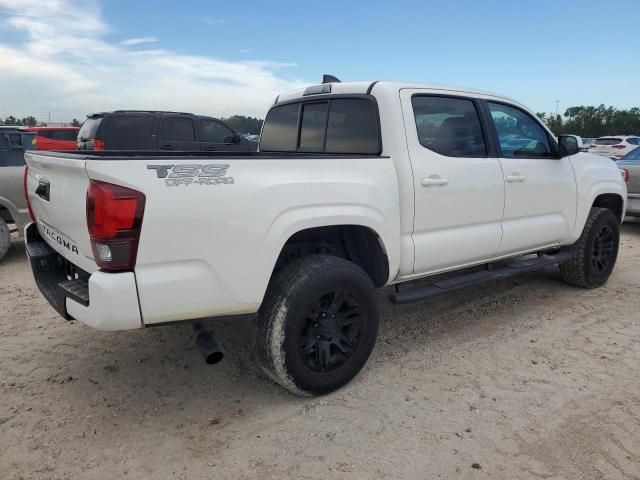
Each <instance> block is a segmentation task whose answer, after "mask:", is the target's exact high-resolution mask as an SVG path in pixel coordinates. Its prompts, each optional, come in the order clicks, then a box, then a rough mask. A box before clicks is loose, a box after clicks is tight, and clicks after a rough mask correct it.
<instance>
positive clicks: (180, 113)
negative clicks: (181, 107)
mask: <svg viewBox="0 0 640 480" xmlns="http://www.w3.org/2000/svg"><path fill="white" fill-rule="evenodd" d="M107 113H169V114H171V115H193V116H196V115H195V113H189V112H172V111H170V110H113V111H111V112H96V113H90V114H89V115H87V117H89V118H91V117H100V116H104V115H106V114H107Z"/></svg>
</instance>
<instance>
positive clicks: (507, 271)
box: [389, 251, 571, 304]
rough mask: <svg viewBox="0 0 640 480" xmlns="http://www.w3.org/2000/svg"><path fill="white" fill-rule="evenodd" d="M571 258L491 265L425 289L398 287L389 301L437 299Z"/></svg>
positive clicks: (546, 257)
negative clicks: (403, 289)
mask: <svg viewBox="0 0 640 480" xmlns="http://www.w3.org/2000/svg"><path fill="white" fill-rule="evenodd" d="M570 258H571V252H568V251H563V252H559V253H556V254H555V255H544V254H543V255H539V256H538V257H537V258H529V259H526V260H520V261H517V262H512V263H508V264H506V265H500V266H494V265H495V264H490V263H489V264H487V270H482V271H480V272H474V273H468V274H466V275H461V276H459V277H455V278H449V279H446V280H441V281H438V282H435V283H432V284H431V285H427V286H424V287H418V288H412V289H407V290H405V291H398V290H397V286H396V292H395V293H392V294H391V295H389V300H391V302H392V303H395V304H399V303H410V302H417V301H418V300H424V299H426V298H433V297H437V296H439V295H444V294H446V293H449V292H453V291H456V290H460V289H462V288H466V287H469V286H471V285H477V284H479V283H485V282H487V281H490V280H498V279H501V278H508V277H513V276H515V275H520V274H522V273H528V272H533V271H536V270H540V269H541V268H545V267H550V266H553V265H558V264H559V263H562V262H565V261H567V260H569V259H570Z"/></svg>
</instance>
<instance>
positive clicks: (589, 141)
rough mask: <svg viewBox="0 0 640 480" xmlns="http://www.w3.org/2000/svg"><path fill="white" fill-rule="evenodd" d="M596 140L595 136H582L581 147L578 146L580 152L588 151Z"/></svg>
mask: <svg viewBox="0 0 640 480" xmlns="http://www.w3.org/2000/svg"><path fill="white" fill-rule="evenodd" d="M595 141H596V139H595V138H584V137H583V138H582V147H580V151H581V152H588V151H589V148H590V147H591V145H593V143H594V142H595Z"/></svg>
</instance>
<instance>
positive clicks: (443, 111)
mask: <svg viewBox="0 0 640 480" xmlns="http://www.w3.org/2000/svg"><path fill="white" fill-rule="evenodd" d="M400 99H401V104H402V110H403V116H404V122H405V129H406V134H407V144H408V150H409V156H410V159H411V165H412V168H413V177H414V179H413V180H414V191H415V218H414V231H413V241H414V245H415V262H414V273H415V274H421V273H426V272H435V271H439V270H445V269H449V268H453V267H458V266H462V265H466V264H471V263H475V262H478V261H482V260H485V259H490V258H492V257H493V256H495V254H496V252H497V251H498V247H499V245H500V240H501V236H502V230H501V227H500V224H501V220H502V213H503V209H504V180H503V175H502V171H501V169H500V162H499V161H498V159H497V158H491V157H490V156H489V154H488V151H489V150H488V148H487V142H486V138H485V132H483V129H482V125H481V123H480V116H479V110H478V108H479V104H478V102H477V100H475V99H473V98H469V97H461V96H456V95H455V94H452V95H451V96H449V95H445V94H443V93H442V91H439V93H436V92H433V91H430V90H425V89H403V90H401V91H400Z"/></svg>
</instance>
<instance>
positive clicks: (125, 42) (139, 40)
mask: <svg viewBox="0 0 640 480" xmlns="http://www.w3.org/2000/svg"><path fill="white" fill-rule="evenodd" d="M157 41H158V38H157V37H139V38H127V39H126V40H123V41H122V42H120V45H124V46H133V45H142V44H144V43H156V42H157Z"/></svg>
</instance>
